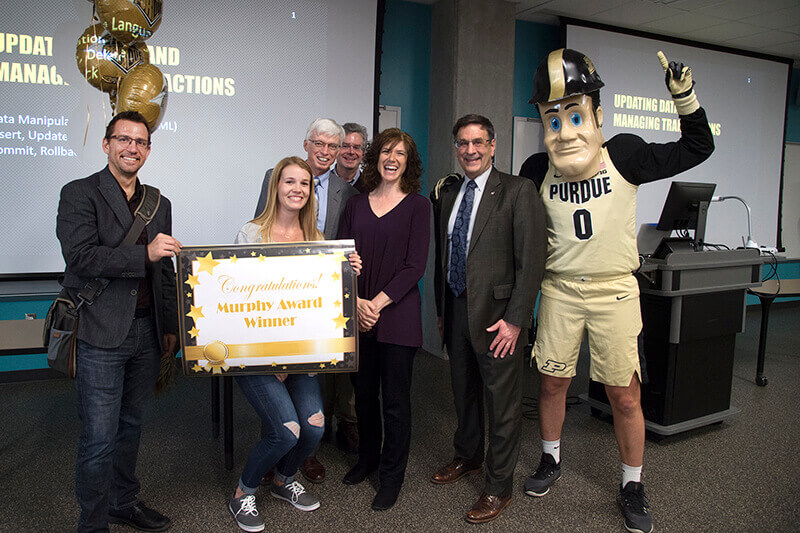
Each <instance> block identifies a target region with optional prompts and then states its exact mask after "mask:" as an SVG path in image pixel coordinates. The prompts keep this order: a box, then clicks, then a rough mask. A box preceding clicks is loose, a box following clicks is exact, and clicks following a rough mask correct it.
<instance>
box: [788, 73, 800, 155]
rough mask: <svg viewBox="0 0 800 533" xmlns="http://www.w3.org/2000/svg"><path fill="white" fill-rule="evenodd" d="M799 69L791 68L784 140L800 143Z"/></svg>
mask: <svg viewBox="0 0 800 533" xmlns="http://www.w3.org/2000/svg"><path fill="white" fill-rule="evenodd" d="M798 90H800V68H793V69H792V75H791V78H790V80H789V105H788V106H787V108H786V140H787V141H788V142H795V143H800V98H798V97H797V91H798Z"/></svg>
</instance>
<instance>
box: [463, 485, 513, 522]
mask: <svg viewBox="0 0 800 533" xmlns="http://www.w3.org/2000/svg"><path fill="white" fill-rule="evenodd" d="M510 503H511V494H509V495H508V496H492V495H491V494H486V493H485V492H484V493H483V494H481V497H480V498H478V501H477V502H475V505H473V506H472V509H470V510H469V512H468V513H467V516H466V519H467V522H469V523H470V524H482V523H484V522H489V521H491V520H494V519H495V518H497V517H498V516H500V511H502V510H503V509H505V508H506V507H508V504H510Z"/></svg>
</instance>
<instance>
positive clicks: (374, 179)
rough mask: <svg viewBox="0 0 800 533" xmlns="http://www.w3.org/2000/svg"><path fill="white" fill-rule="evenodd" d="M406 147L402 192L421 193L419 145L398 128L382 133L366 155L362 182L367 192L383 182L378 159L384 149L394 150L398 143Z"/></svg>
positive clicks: (401, 179)
mask: <svg viewBox="0 0 800 533" xmlns="http://www.w3.org/2000/svg"><path fill="white" fill-rule="evenodd" d="M401 142H402V143H403V144H404V145H405V147H406V171H405V172H404V173H403V176H402V177H401V178H400V190H401V191H403V192H404V193H412V192H419V191H420V189H421V184H420V181H419V179H420V177H421V176H422V160H421V159H420V157H419V151H418V150H417V144H416V143H415V142H414V139H412V138H411V135H409V134H408V133H406V132H404V131H401V130H399V129H398V128H388V129H385V130H383V131H382V132H380V133H379V134H378V135H376V136H375V138H374V139H373V140H372V142H371V143H370V145H369V149H368V150H367V153H366V154H364V170H363V171H362V172H361V181H362V182H363V184H364V191H365V192H372V191H374V190H375V188H376V187H378V185H379V184H380V182H381V175H380V173H379V172H378V157H379V156H380V153H381V150H383V149H384V148H389V149H392V148H394V147H395V146H396V145H397V144H398V143H401Z"/></svg>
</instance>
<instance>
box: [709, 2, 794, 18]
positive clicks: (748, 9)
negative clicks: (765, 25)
mask: <svg viewBox="0 0 800 533" xmlns="http://www.w3.org/2000/svg"><path fill="white" fill-rule="evenodd" d="M782 7H786V6H785V5H781V4H774V3H772V2H768V1H759V0H728V1H726V2H725V3H724V4H717V5H713V6H706V7H703V8H700V9H698V10H696V12H697V13H700V14H703V15H711V16H716V17H721V18H725V19H728V20H741V19H745V18H748V17H752V16H754V15H759V14H762V13H769V12H770V11H776V10H778V9H781V8H782Z"/></svg>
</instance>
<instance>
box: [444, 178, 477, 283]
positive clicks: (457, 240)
mask: <svg viewBox="0 0 800 533" xmlns="http://www.w3.org/2000/svg"><path fill="white" fill-rule="evenodd" d="M476 187H477V185H475V180H469V181H468V182H467V191H466V192H465V193H464V198H462V199H461V205H460V206H458V213H456V222H455V224H454V225H453V234H452V235H451V242H452V248H451V250H450V288H451V289H453V293H454V294H455V295H456V296H460V295H461V293H462V292H464V289H466V288H467V231H469V218H470V216H472V202H473V200H474V199H475V188H476Z"/></svg>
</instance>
